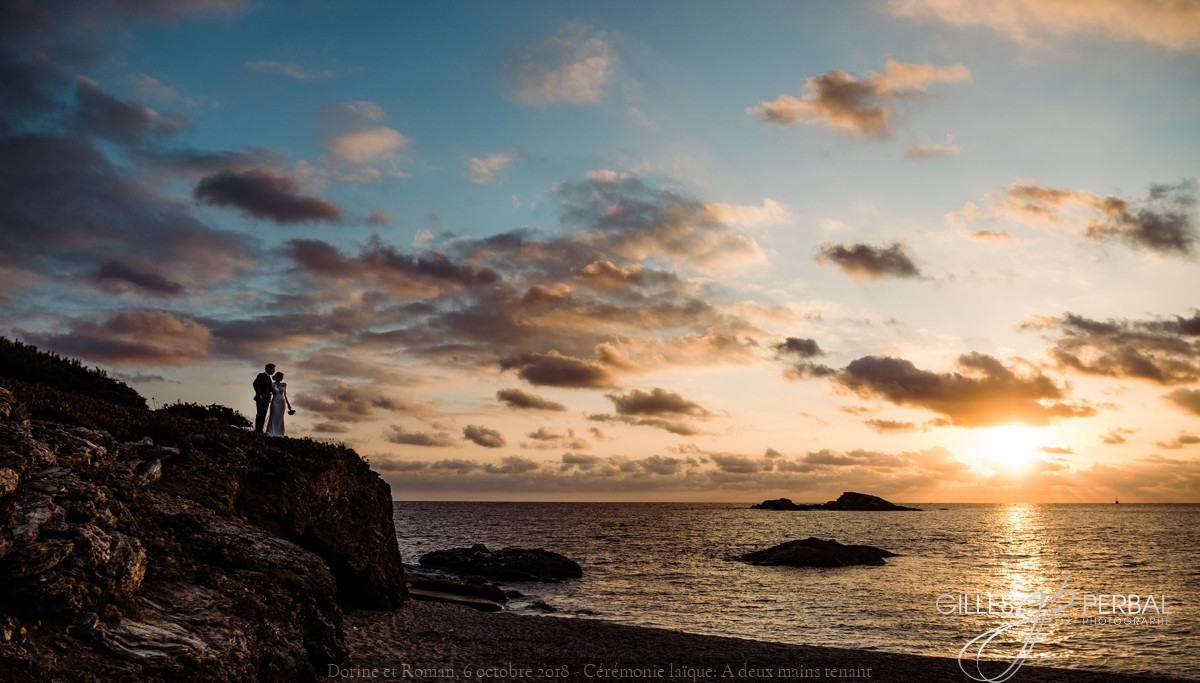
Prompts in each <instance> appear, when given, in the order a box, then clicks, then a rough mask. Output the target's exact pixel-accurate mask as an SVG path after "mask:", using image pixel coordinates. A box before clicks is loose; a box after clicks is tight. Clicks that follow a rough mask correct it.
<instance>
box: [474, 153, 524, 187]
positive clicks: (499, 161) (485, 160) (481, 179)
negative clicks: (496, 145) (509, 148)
mask: <svg viewBox="0 0 1200 683" xmlns="http://www.w3.org/2000/svg"><path fill="white" fill-rule="evenodd" d="M516 158H517V153H516V152H496V153H494V154H489V155H487V156H486V157H482V158H480V157H471V158H470V159H467V180H470V181H471V182H473V183H475V184H476V185H488V184H491V183H494V182H496V171H499V170H500V169H502V168H505V167H506V166H508V165H509V164H511V163H512V162H513V161H515V160H516Z"/></svg>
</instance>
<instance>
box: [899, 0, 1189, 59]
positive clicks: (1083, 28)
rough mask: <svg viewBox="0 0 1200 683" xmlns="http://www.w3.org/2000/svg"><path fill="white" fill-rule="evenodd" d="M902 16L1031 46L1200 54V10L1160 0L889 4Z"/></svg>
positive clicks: (919, 0) (911, 0) (913, 0)
mask: <svg viewBox="0 0 1200 683" xmlns="http://www.w3.org/2000/svg"><path fill="white" fill-rule="evenodd" d="M886 6H887V8H888V10H889V11H890V12H892V13H893V14H896V15H899V16H907V17H915V18H931V19H935V20H937V21H941V22H944V23H947V24H951V25H954V26H964V27H976V26H977V27H982V28H988V29H992V30H994V31H996V32H998V33H1001V34H1004V35H1007V36H1008V37H1010V38H1012V39H1013V40H1017V41H1021V42H1027V41H1030V40H1034V39H1037V38H1042V37H1056V38H1057V37H1062V36H1072V35H1085V36H1100V37H1104V38H1111V39H1114V40H1120V41H1139V42H1146V43H1150V44H1153V45H1162V46H1164V47H1167V48H1169V49H1172V50H1180V51H1193V52H1194V51H1200V7H1197V6H1196V5H1193V4H1191V3H1187V2H1159V1H1158V0H1056V1H1055V2H1039V1H1038V0H997V1H995V2H989V3H987V4H985V5H980V4H978V3H975V2H971V1H970V0H888V1H887V4H886Z"/></svg>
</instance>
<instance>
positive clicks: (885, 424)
mask: <svg viewBox="0 0 1200 683" xmlns="http://www.w3.org/2000/svg"><path fill="white" fill-rule="evenodd" d="M865 424H866V425H867V426H868V427H870V428H871V429H873V430H875V431H877V432H879V433H880V434H903V433H905V432H915V431H917V430H918V429H920V427H918V426H917V425H916V424H915V423H913V422H898V421H896V420H867V421H866V423H865Z"/></svg>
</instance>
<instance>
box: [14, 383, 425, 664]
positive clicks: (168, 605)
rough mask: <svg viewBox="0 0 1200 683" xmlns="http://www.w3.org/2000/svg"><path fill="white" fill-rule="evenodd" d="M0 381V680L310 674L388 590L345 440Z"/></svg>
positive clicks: (375, 495)
mask: <svg viewBox="0 0 1200 683" xmlns="http://www.w3.org/2000/svg"><path fill="white" fill-rule="evenodd" d="M0 369H2V368H0ZM3 381H4V383H5V384H7V385H8V386H9V388H4V387H0V680H5V681H10V680H11V681H26V680H29V681H33V680H37V681H49V680H70V681H73V682H78V683H99V682H100V681H114V680H120V681H130V682H134V683H139V682H144V681H161V680H203V681H214V682H230V683H232V682H234V681H251V680H253V681H278V682H280V683H282V682H284V681H297V680H315V679H317V678H319V677H320V676H321V675H322V674H323V672H325V671H326V670H327V667H328V665H329V664H345V663H346V661H347V656H348V655H347V647H346V640H345V634H344V633H343V631H342V610H343V608H348V607H369V608H374V609H390V608H394V607H396V606H398V605H399V604H400V603H401V602H402V601H403V600H404V599H406V597H407V593H406V589H405V585H404V574H403V567H402V564H401V562H400V553H399V550H398V548H397V545H396V536H395V527H394V523H393V521H392V514H393V508H392V503H391V495H390V490H389V487H388V485H387V483H386V482H384V481H383V480H382V479H381V478H380V477H379V476H378V475H377V474H376V473H375V472H373V471H371V469H370V468H369V467H368V465H367V464H366V463H365V462H364V461H363V460H362V459H361V458H359V457H358V456H357V454H355V453H354V452H353V451H350V450H349V449H345V448H338V447H333V446H327V445H325V444H318V443H316V442H312V441H308V440H304V439H278V440H269V439H265V438H264V437H262V436H261V435H257V434H251V433H248V432H244V431H241V430H236V429H231V428H228V427H225V426H222V425H206V424H203V423H198V422H192V421H188V420H185V419H183V418H178V417H174V416H169V415H157V414H156V413H155V412H153V411H150V410H147V409H145V408H140V407H135V406H124V405H116V404H112V403H107V402H104V401H99V400H97V399H95V398H90V397H87V396H83V395H78V394H72V393H70V392H66V391H62V390H59V389H55V388H53V387H49V386H43V385H36V384H29V383H28V382H18V381H15V380H12V381H11V382H12V383H11V384H9V382H10V380H8V379H5V380H3ZM10 388H11V391H10V390H9V389H10ZM18 396H19V397H20V398H18ZM22 404H25V405H24V406H23V405H22ZM47 406H49V407H50V408H49V409H48V408H47ZM48 411H49V412H48ZM47 415H52V416H54V419H52V420H48V419H42V418H44V417H46V416H47ZM73 419H78V420H80V421H81V424H73V423H71V420H73ZM145 434H152V435H153V436H152V437H151V436H144V435H145ZM318 672H321V673H318Z"/></svg>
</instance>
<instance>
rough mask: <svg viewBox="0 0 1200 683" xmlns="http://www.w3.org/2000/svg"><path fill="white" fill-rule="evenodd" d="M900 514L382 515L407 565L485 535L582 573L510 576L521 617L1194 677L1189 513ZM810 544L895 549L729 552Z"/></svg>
mask: <svg viewBox="0 0 1200 683" xmlns="http://www.w3.org/2000/svg"><path fill="white" fill-rule="evenodd" d="M910 505H912V506H913V507H918V508H921V510H922V511H920V512H842V511H826V510H817V511H770V510H755V509H752V508H751V507H750V505H749V504H746V503H729V504H725V503H705V504H687V503H662V504H658V503H485V502H397V503H395V521H396V534H397V539H398V541H399V545H400V551H401V554H402V556H403V557H404V560H405V562H408V563H413V564H415V563H417V561H418V559H419V558H420V556H421V555H423V554H425V553H427V552H430V551H433V550H441V549H447V548H455V547H469V546H471V545H473V544H475V543H483V544H486V545H487V546H488V548H489V549H492V550H497V549H500V548H505V547H520V548H545V549H546V550H552V551H554V552H557V553H561V554H563V555H566V556H567V557H570V558H572V559H574V560H575V561H577V562H578V563H579V564H580V565H581V566H582V567H583V572H584V573H583V578H582V579H577V580H569V581H564V582H561V583H549V584H540V583H511V584H507V587H509V588H513V589H515V590H518V591H520V592H521V593H522V594H524V596H525V597H523V598H521V599H517V600H514V601H512V602H510V603H509V605H508V609H510V610H513V611H522V612H527V613H530V614H544V613H543V612H541V611H538V610H535V609H532V608H531V607H532V605H533V603H535V602H542V603H545V604H546V605H549V606H551V607H553V608H554V609H556V610H557V611H556V612H554V613H553V614H552V615H551V616H553V617H558V618H562V617H568V618H580V619H603V620H607V621H613V622H619V623H623V624H633V625H638V626H652V627H658V628H665V629H671V630H675V631H683V632H689V633H699V634H711V635H721V636H732V637H738V638H746V639H751V640H760V641H773V642H780V643H793V644H803V645H819V646H830V647H840V648H852V649H860V650H877V651H884V652H899V653H910V654H920V655H931V656H938V657H951V658H953V657H959V656H960V653H963V648H964V646H967V647H968V649H967V651H966V652H965V653H963V659H964V660H965V661H969V660H971V659H973V658H975V657H977V656H979V657H981V658H982V659H984V660H996V661H1000V662H1003V661H1007V660H1012V659H1015V658H1016V656H1017V655H1018V654H1019V653H1020V651H1021V648H1022V647H1023V646H1029V647H1032V649H1028V650H1026V652H1025V654H1026V659H1025V660H1024V661H1025V662H1026V663H1030V664H1038V665H1044V666H1056V667H1063V668H1075V669H1091V670H1100V671H1120V672H1127V673H1143V674H1152V675H1156V676H1171V677H1179V678H1192V679H1200V638H1198V637H1197V636H1198V634H1200V505H1191V504H1187V505H1177V504H1161V505H1158V504H1119V505H1116V504H1106V505H1080V504H1070V505H1068V504H1064V505H1041V504H999V505H990V504H988V505H985V504H945V505H938V504H910ZM810 536H815V537H817V538H822V539H830V538H832V539H835V540H837V541H839V542H840V543H844V544H865V545H872V546H876V547H879V548H883V549H885V550H889V551H892V552H894V553H898V556H897V557H893V558H888V559H887V564H886V565H885V566H880V567H861V566H860V567H844V568H837V569H813V568H795V567H762V566H754V565H750V564H747V563H745V562H741V561H739V560H738V559H737V558H738V556H740V555H742V554H744V553H746V552H749V551H751V550H759V549H763V548H767V547H770V546H773V545H776V544H779V543H782V542H785V541H790V540H796V539H804V538H808V537H810ZM1010 624H1011V625H1012V626H1008V625H1010ZM988 633H998V636H997V637H996V638H995V639H993V640H992V641H991V642H989V643H986V644H985V645H984V651H983V652H982V653H980V652H979V651H978V647H979V645H980V643H981V641H982V640H984V639H986V637H987V636H986V635H984V634H988ZM979 636H983V638H977V637H979ZM972 641H974V642H973V643H972ZM1031 641H1032V643H1031Z"/></svg>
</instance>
